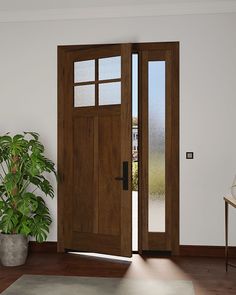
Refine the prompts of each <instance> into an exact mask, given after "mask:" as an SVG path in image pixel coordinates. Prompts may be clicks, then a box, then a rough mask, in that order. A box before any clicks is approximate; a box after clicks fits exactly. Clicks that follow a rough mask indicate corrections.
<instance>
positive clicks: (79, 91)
mask: <svg viewBox="0 0 236 295" xmlns="http://www.w3.org/2000/svg"><path fill="white" fill-rule="evenodd" d="M88 106H95V85H94V84H93V85H83V86H75V87H74V107H88Z"/></svg>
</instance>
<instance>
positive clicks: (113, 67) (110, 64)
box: [98, 56, 121, 80]
mask: <svg viewBox="0 0 236 295" xmlns="http://www.w3.org/2000/svg"><path fill="white" fill-rule="evenodd" d="M98 68H99V80H109V79H119V78H120V77H121V57H120V56H114V57H108V58H100V59H99V62H98Z"/></svg>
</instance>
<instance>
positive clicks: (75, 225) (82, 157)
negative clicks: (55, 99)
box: [58, 44, 132, 256]
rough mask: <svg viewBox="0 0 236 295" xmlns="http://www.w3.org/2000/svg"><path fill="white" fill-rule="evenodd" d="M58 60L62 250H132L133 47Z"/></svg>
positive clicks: (77, 52)
mask: <svg viewBox="0 0 236 295" xmlns="http://www.w3.org/2000/svg"><path fill="white" fill-rule="evenodd" d="M59 61H60V62H59V73H58V74H59V75H58V79H59V89H58V91H59V109H58V111H59V122H58V124H59V125H58V127H59V128H58V132H59V143H58V145H59V151H58V152H59V155H58V157H59V166H58V169H59V174H60V175H61V179H60V183H59V210H58V214H59V216H58V223H59V228H58V230H59V233H58V236H59V241H58V250H59V251H65V250H66V249H71V250H77V251H86V252H98V253H105V254H112V255H122V256H131V255H132V242H131V236H132V235H131V233H132V230H131V211H132V207H131V205H132V202H131V193H132V192H131V45H129V44H121V45H109V46H104V45H102V46H94V47H93V46H91V48H88V47H86V48H84V47H81V48H79V49H74V48H73V50H71V51H67V50H64V48H63V47H61V48H59Z"/></svg>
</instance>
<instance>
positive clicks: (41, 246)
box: [29, 241, 57, 253]
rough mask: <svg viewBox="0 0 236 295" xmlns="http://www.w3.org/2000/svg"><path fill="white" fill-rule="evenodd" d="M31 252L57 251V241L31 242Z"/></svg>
mask: <svg viewBox="0 0 236 295" xmlns="http://www.w3.org/2000/svg"><path fill="white" fill-rule="evenodd" d="M29 252H30V253H57V242H43V243H37V242H34V241H30V242H29Z"/></svg>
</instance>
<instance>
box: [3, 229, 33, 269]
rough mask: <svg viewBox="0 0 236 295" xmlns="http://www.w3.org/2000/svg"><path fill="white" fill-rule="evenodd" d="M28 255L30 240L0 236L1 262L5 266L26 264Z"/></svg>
mask: <svg viewBox="0 0 236 295" xmlns="http://www.w3.org/2000/svg"><path fill="white" fill-rule="evenodd" d="M27 255H28V238H27V237H25V236H23V235H21V234H16V235H7V234H0V260H1V263H2V265H4V266H18V265H22V264H24V263H25V261H26V258H27Z"/></svg>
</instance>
